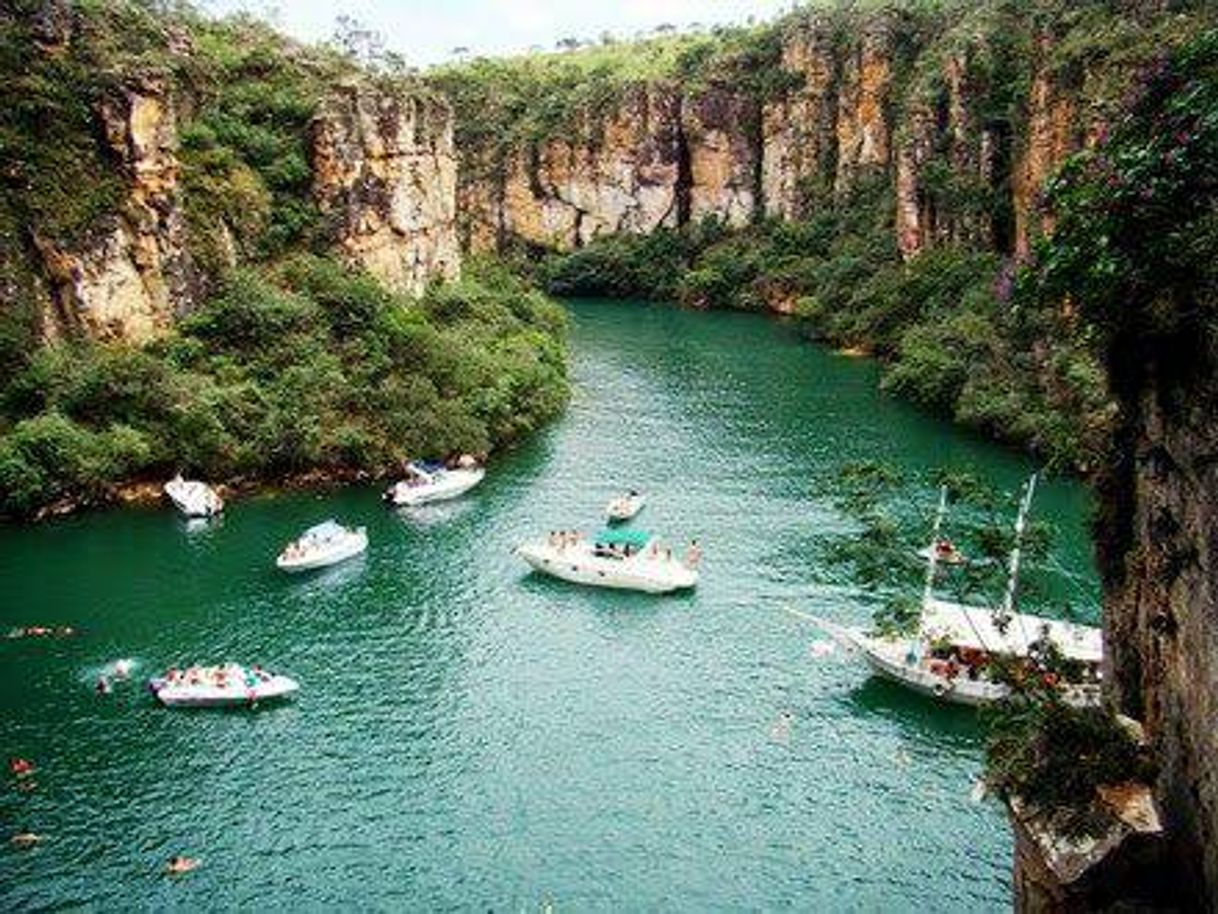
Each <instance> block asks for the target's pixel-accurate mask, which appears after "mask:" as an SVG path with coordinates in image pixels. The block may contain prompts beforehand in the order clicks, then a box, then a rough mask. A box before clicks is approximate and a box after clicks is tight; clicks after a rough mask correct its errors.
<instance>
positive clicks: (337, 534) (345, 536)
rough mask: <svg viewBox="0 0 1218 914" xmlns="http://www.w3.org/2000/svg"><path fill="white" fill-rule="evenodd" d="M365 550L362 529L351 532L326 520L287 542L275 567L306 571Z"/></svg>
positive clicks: (364, 534)
mask: <svg viewBox="0 0 1218 914" xmlns="http://www.w3.org/2000/svg"><path fill="white" fill-rule="evenodd" d="M367 548H368V532H367V530H365V529H364V528H363V527H357V528H355V529H354V530H352V529H351V528H349V527H344V526H343V525H342V524H339V523H337V522H335V521H333V520H328V521H324V522H323V523H320V524H318V525H317V526H316V527H310V528H309V529H308V530H306V531H305V532H304V533H303V534H301V536H300V538H299V539H297V540H295V541H293V542H291V543H288V545H287V547H286V548H284V550H283V552H281V553H279V558H277V559H276V560H275V564H276V565H277V566H279V568H280V569H281V570H283V571H309V570H311V569H313V568H325V567H326V566H327V565H335V564H337V563H339V562H342V561H345V560H346V559H350V558H354V557H355V556H357V555H359V554H360V553H362V552H363V551H364V550H365V549H367Z"/></svg>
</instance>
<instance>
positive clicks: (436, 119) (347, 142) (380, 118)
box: [312, 85, 461, 295]
mask: <svg viewBox="0 0 1218 914" xmlns="http://www.w3.org/2000/svg"><path fill="white" fill-rule="evenodd" d="M312 160H313V173H314V175H313V177H314V195H315V198H316V200H317V203H318V206H319V208H320V209H321V211H322V213H323V215H324V216H325V217H326V219H327V221H328V225H329V230H330V234H331V237H332V240H333V242H334V244H335V246H336V248H337V250H338V251H339V252H340V253H341V254H342V255H343V256H344V257H345V258H346V259H347V260H348V261H349V262H351V263H354V264H357V265H359V266H361V267H363V268H365V269H367V270H368V272H370V273H371V274H372V275H373V276H376V277H377V278H378V279H380V280H381V281H382V282H384V283H385V284H386V285H387V286H389V287H390V288H392V289H395V290H397V291H401V292H407V293H410V294H413V295H419V294H421V293H422V291H423V289H424V288H425V287H426V285H427V283H428V281H429V280H431V279H432V278H435V277H443V278H446V279H451V278H454V277H456V276H457V275H458V273H459V272H460V268H461V255H460V250H459V247H458V244H457V233H456V184H457V165H456V158H455V155H454V152H453V124H452V111H451V109H450V108H449V106H448V104H447V102H444V101H442V100H440V99H436V98H432V97H428V96H424V95H415V94H401V95H399V94H387V93H384V92H381V91H378V90H375V89H372V88H370V87H368V86H363V85H348V86H343V87H340V88H339V90H338V91H337V92H336V93H335V95H334V96H333V97H332V98H331V99H329V100H328V101H327V102H326V103H325V104H324V105H323V106H322V108H321V110H320V111H319V112H318V113H317V115H316V117H315V118H314V120H313V125H312Z"/></svg>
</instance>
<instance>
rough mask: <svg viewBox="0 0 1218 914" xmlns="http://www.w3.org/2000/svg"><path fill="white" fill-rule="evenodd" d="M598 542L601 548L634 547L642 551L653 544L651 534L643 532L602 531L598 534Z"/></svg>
mask: <svg viewBox="0 0 1218 914" xmlns="http://www.w3.org/2000/svg"><path fill="white" fill-rule="evenodd" d="M596 542H597V544H598V545H601V546H633V547H634V548H635V549H642V548H643V547H644V546H646V545H647V544H648V543H650V542H651V534H650V533H647V532H646V531H643V530H629V529H627V530H602V531H601V532H600V533H598V534H596Z"/></svg>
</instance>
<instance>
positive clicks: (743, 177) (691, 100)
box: [459, 17, 896, 250]
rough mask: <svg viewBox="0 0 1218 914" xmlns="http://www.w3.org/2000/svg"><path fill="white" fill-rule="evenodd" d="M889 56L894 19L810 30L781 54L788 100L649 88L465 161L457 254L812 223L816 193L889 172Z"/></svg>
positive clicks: (746, 92)
mask: <svg viewBox="0 0 1218 914" xmlns="http://www.w3.org/2000/svg"><path fill="white" fill-rule="evenodd" d="M895 53H896V52H895V51H894V49H893V46H892V26H891V24H890V22H889V21H888V19H886V18H883V17H878V18H874V19H872V20H868V22H867V23H866V26H865V27H864V28H862V29H861V30H860V31H859V32H858V33H857V34H852V35H851V36H848V37H843V36H842V35H841V34H840V32H839V30H837V29H836V27H835V26H834V25H833V24H832V23H831V22H830V21H829V20H828V19H823V18H816V17H808V18H806V19H800V20H798V21H796V22H794V23H793V24H792V25H791V27H790V28H789V30H788V33H787V35H786V37H785V39H784V42H783V44H782V47H781V69H782V71H783V74H784V75H785V76H786V77H788V82H789V83H790V88H789V89H787V90H785V91H781V92H777V93H770V94H768V95H767V94H764V93H759V92H757V91H756V90H753V89H749V88H747V87H744V86H740V85H735V84H732V83H731V82H729V81H727V80H723V79H710V80H707V81H703V82H701V83H697V84H693V85H678V84H677V83H675V82H672V81H654V82H649V83H644V84H640V85H636V86H634V87H633V88H631V89H629V90H628V91H625V92H623V94H622V95H621V97H620V98H619V99H617V101H616V103H615V104H614V105H612V106H610V107H609V108H608V109H607V110H605V111H601V112H583V113H582V114H581V115H580V117H579V121H578V123H577V124H572V125H568V127H567V129H565V130H564V132H563V135H562V136H554V137H551V138H547V139H540V140H535V141H527V142H521V143H518V144H516V145H515V146H514V148H512V150H511V151H510V152H509V153H508V154H507V155H505V156H501V157H500V158H498V159H496V157H495V155H494V154H488V153H487V151H485V150H482V149H479V148H477V147H472V148H471V147H466V148H463V149H461V150H459V152H460V155H461V157H462V163H463V164H462V169H461V187H460V191H459V197H460V200H461V207H460V209H461V211H462V224H463V229H462V240H463V243H464V244H465V245H467V246H468V247H471V248H473V249H476V250H485V249H488V248H495V247H498V246H501V245H503V244H504V243H505V242H506V241H508V240H510V239H519V240H523V241H525V242H528V243H530V244H533V245H539V246H544V247H549V248H554V249H557V250H569V249H571V248H575V247H578V246H580V245H582V244H586V243H587V242H588V241H590V240H591V239H593V238H595V237H598V236H601V235H607V234H612V233H615V232H634V233H647V232H651V231H653V230H655V229H657V228H661V227H666V228H672V227H676V226H680V225H686V224H689V223H697V222H699V221H701V220H703V219H705V218H707V217H712V218H715V219H717V220H719V221H720V222H722V223H723V224H725V225H727V226H730V227H734V228H739V227H743V226H745V225H748V224H749V223H751V222H753V221H754V220H755V219H757V218H758V217H760V216H762V215H768V216H775V217H779V218H795V217H798V216H803V215H807V214H808V212H809V209H810V207H811V201H812V200H813V199H814V198H818V191H821V190H823V189H825V188H828V189H829V191H831V192H832V191H836V192H837V193H839V194H843V193H846V192H847V191H849V190H850V189H851V188H852V187H853V186H855V185H856V184H857V183H858V182H859V181H860V180H861V179H862V178H863V177H865V176H867V175H870V174H881V175H882V174H884V173H885V172H886V170H887V169H888V167H889V165H890V160H891V148H892V132H893V112H892V110H891V109H892V104H893V100H894V95H893V93H894V86H893V72H892V67H893V61H894V59H895ZM819 199H820V200H821V201H822V202H823V201H824V195H823V194H820V195H819Z"/></svg>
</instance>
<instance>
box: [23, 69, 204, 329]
mask: <svg viewBox="0 0 1218 914" xmlns="http://www.w3.org/2000/svg"><path fill="white" fill-rule="evenodd" d="M99 121H100V124H101V126H102V128H103V130H104V134H105V139H106V143H107V144H108V145H109V147H110V149H111V151H112V152H113V154H114V156H115V158H116V160H117V161H118V162H119V170H120V172H121V175H122V177H123V179H124V181H125V183H126V187H127V193H126V199H125V201H124V204H123V207H122V209H121V210H120V211H119V212H117V213H114V214H112V215H111V216H110V217H109V218H108V219H107V220H106V224H104V225H102V226H99V227H98V228H97V229H96V230H95V231H94V232H93V233H92V234H91V237H90V238H89V239H87V240H86V241H84V242H83V243H81V244H78V245H75V246H73V247H71V248H69V247H66V246H61V245H59V244H57V243H56V242H54V241H53V240H51V239H50V238H47V237H44V236H43V235H41V234H40V233H39V232H38V227H37V226H33V227H32V229H31V234H32V236H33V241H34V246H35V248H36V250H37V252H38V256H39V257H40V258H41V261H42V264H41V265H42V267H43V270H44V272H45V275H46V278H47V280H48V282H47V286H48V288H49V292H50V297H51V307H49V308H45V309H44V312H43V314H44V317H43V322H42V323H43V336H44V338H46V339H47V340H53V339H56V338H59V337H61V336H64V335H68V334H76V333H83V334H85V335H88V336H90V337H92V338H94V339H101V340H124V341H129V342H145V341H147V340H150V339H153V338H155V337H157V336H159V335H161V334H162V333H164V332H165V331H166V330H168V329H169V328H170V327H171V326H172V324H173V320H174V317H175V316H176V315H177V314H178V313H180V312H181V311H182V310H183V309H184V308H186V307H187V306H188V305H189V303H190V300H191V296H192V294H193V268H192V265H191V261H190V256H189V254H188V253H187V250H186V245H185V231H184V223H183V216H182V204H181V193H180V188H179V186H178V159H177V121H176V116H175V113H174V106H173V101H172V98H171V95H170V93H169V91H168V90H167V88H166V86H165V84H164V83H163V82H162V81H160V80H157V79H147V80H144V81H142V82H140V83H137V84H135V85H132V86H130V87H127V88H125V89H123V90H121V91H119V92H117V93H115V94H114V95H113V96H112V97H110V98H109V99H107V100H106V102H105V103H104V104H103V105H102V106H101V110H100V111H99Z"/></svg>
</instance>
